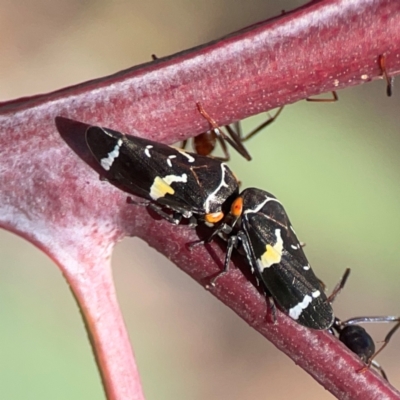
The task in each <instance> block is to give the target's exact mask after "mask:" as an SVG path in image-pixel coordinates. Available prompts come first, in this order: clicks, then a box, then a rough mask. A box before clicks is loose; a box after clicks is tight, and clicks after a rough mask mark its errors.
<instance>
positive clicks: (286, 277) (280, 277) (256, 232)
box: [242, 189, 334, 330]
mask: <svg viewBox="0 0 400 400" xmlns="http://www.w3.org/2000/svg"><path fill="white" fill-rule="evenodd" d="M248 191H249V192H248V193H247V195H246V194H245V195H244V204H245V209H246V211H245V213H244V215H243V218H242V228H243V230H244V231H245V234H246V237H247V240H248V242H249V248H250V249H251V252H252V255H251V256H250V257H248V258H250V259H251V260H253V268H254V270H255V274H256V276H257V278H258V279H259V281H260V282H261V283H262V285H263V286H265V288H266V289H267V291H268V292H269V293H270V294H271V295H272V296H273V297H274V299H275V300H276V302H277V304H278V305H279V306H280V307H281V308H282V309H283V310H284V311H285V312H286V313H287V314H289V316H290V317H291V318H293V319H294V320H296V321H297V322H299V323H300V324H302V325H304V326H307V327H309V328H314V329H321V330H322V329H328V328H329V327H330V326H331V325H332V324H333V321H334V314H333V310H332V307H331V305H330V304H329V302H328V301H327V298H326V295H325V293H324V291H323V289H322V287H321V284H320V282H319V280H318V278H317V277H316V276H315V274H314V273H313V271H312V270H311V268H310V265H309V263H308V261H307V258H306V256H305V254H304V252H303V250H302V248H301V245H300V242H299V241H298V240H297V238H296V235H295V234H294V232H293V230H292V228H291V224H290V221H289V219H288V217H287V214H286V212H285V210H284V208H283V206H282V205H281V204H280V202H279V201H278V200H276V199H275V198H274V197H273V196H272V195H270V194H269V193H267V192H263V191H259V190H258V189H248ZM252 191H253V192H252ZM255 191H257V192H255ZM245 192H246V191H245ZM260 194H262V196H261V198H260ZM246 198H247V201H246ZM248 200H250V202H249V201H248Z"/></svg>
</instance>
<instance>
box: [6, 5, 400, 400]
mask: <svg viewBox="0 0 400 400" xmlns="http://www.w3.org/2000/svg"><path fill="white" fill-rule="evenodd" d="M268 3H273V4H268ZM304 3H305V2H304V1H289V0H287V1H278V2H265V1H264V0H257V1H256V0H253V1H250V0H202V1H200V0H174V1H168V2H165V1H161V0H148V1H147V2H143V1H134V0H132V1H101V0H98V1H94V0H86V1H77V0H57V1H56V0H31V1H29V2H28V1H15V2H11V1H7V0H0V9H1V13H0V37H1V42H0V72H1V73H0V100H8V99H13V98H17V97H20V96H27V95H33V94H37V93H43V92H48V91H51V90H55V89H58V88H61V87H64V86H68V85H72V84H75V83H79V82H82V81H85V80H88V79H93V78H96V77H100V76H104V75H107V74H111V73H114V72H116V71H119V70H121V69H124V68H127V67H130V66H132V65H136V64H140V63H143V62H147V61H149V60H150V55H151V54H153V53H154V54H157V55H158V56H159V57H162V56H164V55H169V54H172V53H175V52H178V51H181V50H183V49H186V48H190V47H192V46H195V45H198V44H201V43H204V42H207V41H209V40H212V39H214V38H217V37H220V36H222V35H224V34H227V33H229V32H232V31H234V30H237V29H240V28H242V27H245V26H247V25H250V24H252V23H255V22H257V21H260V20H263V19H267V18H269V17H272V16H274V15H278V14H280V12H281V10H291V9H293V8H295V7H297V6H299V5H302V4H304ZM377 56H378V55H377ZM360 73H361V72H360ZM338 94H339V97H340V101H339V102H338V103H334V104H326V103H317V104H315V103H307V102H305V101H302V102H299V103H297V104H294V105H290V106H287V107H286V108H285V109H284V111H283V113H282V114H281V117H280V118H279V120H278V121H277V122H276V123H275V124H273V126H271V127H270V128H269V129H268V130H267V131H265V132H262V133H261V134H259V135H258V136H257V137H255V138H254V139H252V140H251V141H250V142H248V149H249V151H250V153H251V154H252V156H253V159H254V160H253V161H252V162H251V163H248V162H246V161H245V160H243V159H241V158H240V157H239V156H236V155H233V161H232V168H233V169H234V170H235V171H236V172H237V173H238V175H239V176H240V179H241V180H242V182H243V185H244V186H245V187H246V186H256V187H260V188H264V189H266V190H268V191H271V192H272V193H274V194H275V195H277V196H278V197H279V198H280V199H281V200H282V201H283V203H284V204H285V206H286V209H287V211H288V212H289V215H290V217H291V220H292V223H293V225H294V227H295V229H296V231H297V233H298V235H299V237H300V239H301V240H302V241H304V242H306V243H307V247H306V252H307V255H308V257H309V260H310V262H311V264H312V265H313V267H314V269H315V271H316V272H317V274H318V276H319V277H320V278H321V279H323V280H324V281H325V282H326V283H327V284H328V285H329V287H330V288H332V287H333V286H334V285H335V283H336V282H337V280H338V279H339V277H340V276H341V274H342V273H343V271H344V269H345V268H346V267H351V268H352V276H351V279H350V281H349V283H348V286H347V288H346V290H345V291H344V292H343V293H342V295H341V296H340V297H339V299H338V300H337V302H336V304H335V311H336V313H337V315H338V316H339V317H340V318H342V319H346V318H350V317H354V316H360V315H385V314H400V304H399V299H400V292H399V283H400V277H399V273H398V270H399V265H400V251H399V248H400V246H399V238H400V204H399V200H398V199H399V197H400V185H399V183H400V178H399V174H398V171H399V170H400V160H399V157H398V154H399V151H400V136H399V126H400V113H399V112H398V110H399V106H400V89H399V90H397V87H396V85H395V91H394V97H393V98H390V99H389V98H387V97H386V95H385V83H384V82H383V81H376V82H373V83H368V84H365V85H363V86H358V87H356V88H352V89H347V90H344V91H340V92H339V93H338ZM264 118H265V115H260V116H258V117H255V118H252V119H248V120H247V121H245V122H244V129H245V130H249V129H251V127H252V126H254V125H256V124H257V123H260V122H262V121H263V120H264ZM0 235H1V246H0V259H1V265H0V272H1V279H0V304H1V307H0V310H1V311H0V313H1V314H0V320H1V328H0V360H1V362H0V393H1V399H77V400H78V399H82V400H87V399H103V398H104V395H103V393H102V388H101V385H100V380H99V377H98V374H97V371H96V368H95V364H94V361H93V356H92V354H91V351H90V348H89V343H88V340H87V337H86V334H85V332H84V329H83V324H82V321H81V318H80V315H79V312H78V310H77V307H76V304H75V303H74V299H73V298H72V296H71V293H70V292H69V289H68V288H67V285H66V284H65V282H64V279H63V277H62V275H61V274H60V271H59V270H58V269H57V267H56V266H55V265H54V264H53V263H52V262H51V261H50V260H49V259H47V257H46V256H45V255H44V254H42V253H41V252H40V251H39V250H37V249H36V248H34V247H33V246H32V245H30V244H29V243H27V242H25V241H23V240H22V239H20V238H18V237H16V236H14V235H12V234H9V233H8V232H5V231H1V232H0ZM113 268H114V275H115V280H116V286H117V291H118V297H119V299H120V302H121V307H122V309H123V313H124V317H125V320H126V324H127V326H128V329H129V334H130V337H131V340H132V344H133V347H134V350H135V353H136V356H137V361H138V364H139V369H140V372H141V377H142V381H143V385H144V390H145V394H146V396H147V400H155V399H163V400H169V399H191V400H203V399H208V400H214V399H215V400H217V399H218V400H221V399H229V400H236V399H252V400H258V399H260V400H261V399H265V398H268V399H277V400H280V399H282V400H283V399H288V398H296V399H297V400H303V399H304V400H306V399H307V400H310V399H319V400H323V399H331V398H332V396H331V395H330V394H329V393H327V392H326V391H325V390H324V389H323V388H322V387H321V386H319V385H318V384H317V383H316V382H315V381H313V379H312V378H310V377H309V376H308V375H307V374H306V373H304V372H303V371H302V370H301V369H299V368H298V367H296V366H295V365H294V363H293V362H292V361H291V360H289V359H288V358H287V357H286V356H284V355H283V354H281V353H280V352H279V351H277V350H276V349H275V348H274V347H273V346H272V345H271V344H269V343H268V342H267V341H266V340H264V339H263V338H262V337H261V336H260V335H259V334H258V333H256V332H255V331H253V330H252V329H251V328H249V327H248V326H247V325H246V324H245V323H244V322H243V321H242V320H240V319H239V318H238V317H236V315H234V314H233V313H232V312H231V311H230V310H229V309H227V308H226V307H224V306H223V305H222V304H221V303H219V302H218V301H217V300H215V299H214V298H213V297H212V296H210V294H209V293H207V292H206V291H205V290H204V289H202V288H201V287H200V286H199V285H197V284H196V283H195V282H194V281H193V280H191V279H190V278H188V277H187V276H186V275H185V274H183V273H182V272H181V271H180V270H178V269H177V268H176V267H175V266H173V265H171V264H170V262H169V261H168V260H166V259H165V258H164V257H162V256H160V255H159V254H157V253H156V252H155V251H153V250H152V249H150V248H148V246H147V245H146V244H145V243H143V242H141V241H140V240H137V239H126V240H124V241H123V242H122V243H121V244H120V245H118V246H117V248H116V250H115V252H114V256H113ZM388 328H389V327H388V326H379V327H372V326H369V327H368V329H369V331H370V332H371V333H373V335H374V337H375V338H376V339H377V340H382V339H383V337H384V335H385V332H386V331H387V330H388ZM399 356H400V334H399V335H397V337H396V336H395V337H394V338H393V341H392V343H391V344H390V346H389V347H388V349H387V350H385V351H384V352H383V353H382V354H381V355H380V356H379V358H378V361H379V362H381V364H382V365H383V366H384V367H385V369H386V372H387V373H388V375H389V378H390V380H391V382H392V383H393V384H394V385H395V386H397V387H400V376H399V372H400V367H399V363H398V360H399Z"/></svg>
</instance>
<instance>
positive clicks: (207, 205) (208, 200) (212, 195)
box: [204, 163, 228, 214]
mask: <svg viewBox="0 0 400 400" xmlns="http://www.w3.org/2000/svg"><path fill="white" fill-rule="evenodd" d="M226 168H227V166H226V164H224V163H221V171H222V176H221V181H220V183H219V185H218V187H217V188H216V189H215V190H214V191H213V192H212V193H210V195H209V196H208V197H207V198H206V201H205V202H204V209H205V210H206V212H205V213H206V214H208V213H209V212H210V203H211V202H212V201H213V200H214V199H215V197H216V195H217V193H218V192H219V191H220V189H221V188H222V187H228V184H227V183H226V182H225V172H226Z"/></svg>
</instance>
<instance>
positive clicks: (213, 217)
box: [204, 211, 224, 224]
mask: <svg viewBox="0 0 400 400" xmlns="http://www.w3.org/2000/svg"><path fill="white" fill-rule="evenodd" d="M222 218H224V213H223V212H222V211H220V212H216V213H212V214H206V216H205V217H204V219H205V220H206V222H209V223H210V224H215V223H216V222H219V221H221V219H222Z"/></svg>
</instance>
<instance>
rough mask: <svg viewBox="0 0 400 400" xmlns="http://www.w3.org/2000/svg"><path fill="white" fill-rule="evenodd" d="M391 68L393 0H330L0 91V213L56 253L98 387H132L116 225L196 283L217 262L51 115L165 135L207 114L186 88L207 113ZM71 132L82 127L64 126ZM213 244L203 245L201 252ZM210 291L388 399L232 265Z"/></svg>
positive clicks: (252, 110) (236, 114)
mask: <svg viewBox="0 0 400 400" xmlns="http://www.w3.org/2000/svg"><path fill="white" fill-rule="evenodd" d="M382 54H385V55H386V67H387V70H388V72H389V75H394V74H396V73H397V72H398V71H400V2H398V1H393V0H340V1H339V0H330V1H321V2H313V3H311V4H309V5H308V6H307V7H304V8H302V9H300V10H297V11H296V12H293V13H288V14H285V15H283V16H281V17H279V18H276V19H274V20H271V21H267V22H265V23H260V24H256V25H254V26H252V27H250V28H248V29H244V30H242V31H240V32H238V33H236V34H233V35H230V36H229V37H226V38H223V39H221V40H219V41H216V42H213V43H210V44H207V45H204V46H201V47H199V48H195V49H192V50H188V51H186V52H182V53H180V54H177V55H175V56H172V57H169V58H165V59H160V60H157V61H155V62H151V63H148V64H145V65H142V66H138V67H135V68H132V69H130V70H127V71H123V72H120V73H118V74H115V75H114V76H111V77H106V78H102V79H98V80H95V81H91V82H87V83H84V84H81V85H78V86H74V87H71V88H67V89H63V90H60V91H58V92H54V93H51V94H47V95H42V96H36V97H33V98H30V99H21V100H16V101H12V102H9V103H3V104H2V105H0V149H1V150H0V151H1V157H0V170H1V171H2V172H1V175H0V188H1V190H0V207H1V212H0V224H1V226H3V227H4V228H6V229H9V230H11V231H13V232H16V233H18V234H20V235H21V236H24V237H25V238H27V239H28V240H30V241H31V242H33V243H35V244H36V245H37V246H39V247H40V248H42V249H43V250H44V251H45V252H46V253H47V254H49V255H50V256H51V257H52V258H53V259H54V260H55V261H56V262H57V263H58V265H59V266H60V268H61V269H62V271H63V273H64V275H65V276H66V279H67V281H68V283H69V284H70V286H71V288H72V290H73V292H74V293H75V296H76V298H77V300H78V302H79V304H80V306H81V308H82V310H83V314H84V315H85V319H86V320H87V326H88V327H89V330H90V332H91V335H92V344H93V347H94V351H95V354H96V356H97V360H98V362H99V366H100V369H101V370H102V376H103V382H104V383H105V388H106V392H107V396H108V398H109V399H125V398H129V399H141V398H142V394H141V389H140V383H139V380H138V376H137V371H136V367H135V365H134V361H133V358H132V355H131V349H130V346H129V343H128V341H127V335H126V332H125V330H124V327H123V324H122V319H121V316H120V312H119V310H118V308H117V305H116V302H115V296H114V287H113V283H112V279H111V275H110V273H109V265H108V260H109V252H110V248H111V247H112V245H113V244H114V243H115V242H116V241H117V240H119V239H120V238H122V237H123V236H124V235H128V234H133V235H137V236H140V237H142V238H143V239H144V240H146V241H147V242H148V243H149V244H150V245H152V246H154V247H155V248H157V249H158V250H159V251H160V252H162V253H163V254H165V255H166V256H167V257H169V258H171V259H172V260H173V261H174V262H175V263H176V264H177V265H178V266H179V267H180V268H182V269H183V270H184V271H186V272H188V273H189V274H190V275H191V276H193V277H194V278H195V279H197V280H198V281H199V282H201V283H203V284H204V283H205V282H204V279H205V278H207V277H210V275H212V274H214V273H216V272H217V271H218V269H219V268H220V267H221V264H220V263H216V262H215V259H216V258H217V259H218V260H221V259H223V252H221V250H220V249H219V248H218V246H217V245H215V244H213V245H212V246H210V247H209V248H205V247H198V248H196V249H195V250H193V251H192V252H189V251H188V250H187V248H186V243H187V242H188V241H192V240H195V239H197V235H195V233H194V232H193V231H191V230H190V229H189V228H187V227H175V226H172V225H171V224H168V223H166V222H165V221H155V220H154V219H153V218H152V217H150V216H149V215H148V214H147V213H143V209H140V210H139V212H137V213H136V214H134V212H136V211H138V210H137V208H136V207H134V206H130V205H126V204H125V197H126V196H125V195H124V194H122V193H120V192H118V191H117V190H116V189H114V188H112V187H111V186H110V185H108V184H107V183H104V182H99V181H98V179H97V176H96V175H95V173H94V172H93V171H92V170H90V168H88V166H87V165H85V164H84V163H82V162H81V160H80V159H78V157H76V155H75V154H74V153H73V152H72V151H71V150H70V149H69V148H68V147H67V146H66V145H65V143H64V142H63V141H62V140H61V138H60V136H59V133H58V132H57V129H56V125H55V117H57V116H63V117H68V118H71V119H73V120H78V121H83V122H86V123H90V124H98V125H103V126H108V127H112V128H114V129H119V130H122V131H126V132H131V133H132V132H133V133H134V131H136V133H137V134H139V135H141V136H146V137H148V138H151V139H153V140H159V141H165V142H169V143H171V142H175V141H178V140H181V139H184V138H187V137H189V136H193V135H194V134H196V133H199V132H201V131H204V130H206V129H207V128H208V126H207V122H206V121H205V120H204V118H202V117H201V116H200V114H199V113H198V111H197V108H196V102H199V101H201V103H202V104H203V106H204V108H205V109H206V110H207V111H208V113H209V114H210V115H212V117H213V118H214V119H215V120H216V121H217V123H219V124H220V125H223V124H227V123H230V122H232V121H234V120H238V119H241V118H244V117H246V116H249V115H253V114H256V113H258V112H261V111H265V110H268V109H270V108H273V107H276V106H279V105H283V104H288V103H291V102H294V101H297V100H299V99H303V98H306V97H309V96H312V95H315V94H318V93H321V92H326V91H331V90H338V89H340V88H344V87H348V86H352V85H356V84H360V83H363V82H366V81H369V80H371V79H374V78H377V77H379V76H381V74H382V71H381V70H380V68H379V64H378V60H379V56H380V55H382ZM74 133H75V137H76V138H77V139H79V138H81V137H82V134H83V132H82V131H80V130H79V129H78V128H77V129H76V131H75V132H74ZM208 250H209V251H211V254H213V253H212V252H215V257H212V256H211V254H210V252H209V251H208ZM213 294H215V295H216V296H217V297H218V298H220V299H221V300H222V301H224V302H225V303H226V304H227V305H228V306H229V307H231V308H232V309H233V310H234V311H235V312H237V313H238V314H239V315H240V316H241V317H242V318H244V319H245V320H246V321H247V322H248V323H250V324H251V325H252V326H253V327H254V328H255V329H257V330H259V331H260V332H261V333H262V334H263V335H264V336H266V337H267V338H268V339H269V340H271V341H272V342H273V343H274V344H275V345H276V346H277V347H278V348H280V349H282V350H283V351H284V352H285V353H286V354H288V355H289V356H290V357H291V358H292V359H293V360H294V361H295V362H297V363H298V364H299V365H300V366H301V367H302V368H304V369H305V370H306V371H308V372H309V373H310V374H311V375H312V376H314V377H315V378H316V379H317V380H318V381H319V382H321V384H323V385H324V387H326V388H327V389H328V390H330V391H331V392H332V393H333V394H335V395H336V396H337V397H339V398H342V399H350V398H351V399H363V400H368V399H377V398H379V399H381V398H385V399H400V395H399V393H398V392H397V391H395V390H394V389H393V388H391V387H390V385H388V384H387V383H385V382H383V381H382V380H381V379H380V378H378V377H377V376H376V375H375V374H374V373H373V372H371V371H367V372H365V373H364V374H359V373H357V372H356V371H357V369H359V368H360V367H361V363H360V361H358V360H357V358H355V357H354V356H353V355H351V354H350V353H349V352H348V351H347V350H345V349H344V348H343V346H341V345H340V344H339V343H338V341H337V340H336V339H334V338H333V337H332V336H330V335H329V334H327V333H323V332H315V331H311V330H309V329H305V328H303V327H301V326H299V325H298V324H296V323H294V322H293V321H292V320H290V319H288V318H287V317H285V316H283V315H282V314H280V313H279V314H278V322H279V323H278V324H276V325H272V324H270V323H267V322H266V321H265V314H266V305H265V301H264V299H263V298H262V297H261V296H260V295H259V294H258V293H257V292H256V291H255V289H254V288H253V286H252V285H251V284H250V283H249V282H247V281H246V280H245V279H244V278H243V276H242V274H241V273H240V272H239V271H237V270H235V271H232V272H231V273H230V274H228V275H227V276H226V277H224V278H223V279H221V280H220V281H218V287H217V288H216V289H213Z"/></svg>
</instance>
